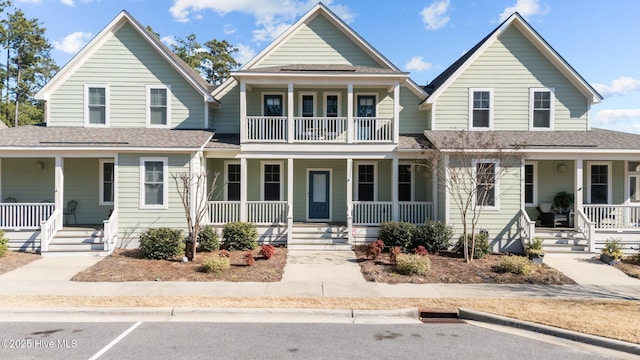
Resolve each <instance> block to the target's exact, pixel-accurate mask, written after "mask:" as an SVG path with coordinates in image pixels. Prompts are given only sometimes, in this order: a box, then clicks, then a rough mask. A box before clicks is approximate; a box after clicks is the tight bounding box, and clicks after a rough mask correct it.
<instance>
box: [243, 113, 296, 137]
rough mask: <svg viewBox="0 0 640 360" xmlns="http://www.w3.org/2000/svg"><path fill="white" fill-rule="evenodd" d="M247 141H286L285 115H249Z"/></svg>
mask: <svg viewBox="0 0 640 360" xmlns="http://www.w3.org/2000/svg"><path fill="white" fill-rule="evenodd" d="M246 121H247V141H256V142H286V141H287V118H286V117H285V116H270V117H267V116H247V120H246Z"/></svg>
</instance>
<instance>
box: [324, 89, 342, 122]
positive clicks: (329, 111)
mask: <svg viewBox="0 0 640 360" xmlns="http://www.w3.org/2000/svg"><path fill="white" fill-rule="evenodd" d="M324 116H326V117H339V116H340V93H325V94H324Z"/></svg>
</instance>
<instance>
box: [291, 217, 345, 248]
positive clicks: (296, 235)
mask: <svg viewBox="0 0 640 360" xmlns="http://www.w3.org/2000/svg"><path fill="white" fill-rule="evenodd" d="M347 236H348V233H347V226H346V225H345V224H329V223H294V224H293V229H292V239H291V241H290V242H289V243H288V244H287V247H288V248H289V249H292V250H350V249H351V245H350V244H349V243H348V238H347Z"/></svg>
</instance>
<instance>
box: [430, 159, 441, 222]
mask: <svg viewBox="0 0 640 360" xmlns="http://www.w3.org/2000/svg"><path fill="white" fill-rule="evenodd" d="M431 198H432V200H431V202H432V203H433V219H431V220H434V221H439V220H440V219H439V218H438V215H439V214H438V202H439V201H438V161H437V160H435V159H433V160H431Z"/></svg>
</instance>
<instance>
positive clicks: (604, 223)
mask: <svg viewBox="0 0 640 360" xmlns="http://www.w3.org/2000/svg"><path fill="white" fill-rule="evenodd" d="M583 208H584V214H585V215H586V217H587V218H588V219H589V220H590V221H591V222H592V223H593V224H594V226H595V229H596V230H599V229H607V230H640V206H637V205H609V204H598V205H594V204H585V205H583Z"/></svg>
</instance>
